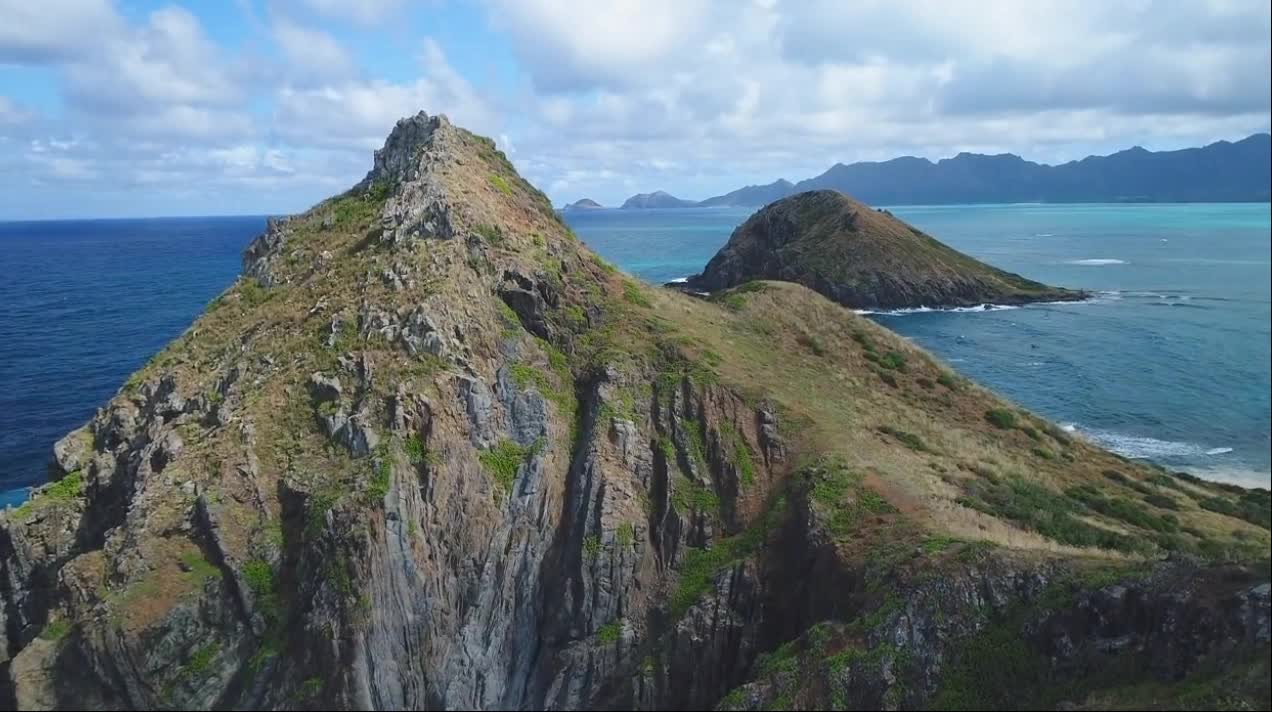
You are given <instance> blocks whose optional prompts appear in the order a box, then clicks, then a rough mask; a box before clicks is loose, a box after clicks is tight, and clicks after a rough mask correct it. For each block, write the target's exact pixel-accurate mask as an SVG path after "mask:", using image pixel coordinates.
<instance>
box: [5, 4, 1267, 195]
mask: <svg viewBox="0 0 1272 712" xmlns="http://www.w3.org/2000/svg"><path fill="white" fill-rule="evenodd" d="M1270 35H1272V22H1270V20H1269V5H1268V2H1267V0H1257V1H1246V0H1197V1H1195V2H1193V1H1190V2H1182V1H1179V0H1160V1H1154V0H1126V1H1124V2H1116V3H1114V2H1107V0H1090V1H1083V0H1031V1H1030V2H1021V1H1019V0H975V1H970V0H941V1H931V2H927V1H922V0H886V1H879V2H876V1H874V0H859V1H857V2H844V1H842V0H728V1H724V0H722V1H720V2H708V1H706V0H608V1H607V2H604V3H601V2H590V1H580V2H574V1H568V0H521V1H519V2H512V1H505V0H467V1H460V0H208V1H206V2H184V3H172V2H156V1H151V0H0V176H2V177H3V185H2V186H0V219H45V218H79V217H123V216H160V215H217V214H280V213H288V212H297V211H300V210H303V209H305V208H307V207H308V206H310V205H312V204H314V203H316V202H318V201H319V200H321V199H323V198H324V197H326V196H328V195H331V194H333V193H337V192H340V191H342V190H344V189H346V188H348V187H349V186H351V185H352V184H354V183H355V182H357V181H358V180H359V179H360V178H361V177H362V176H363V175H364V174H365V173H366V171H367V169H368V168H369V167H370V164H371V153H372V151H373V150H374V149H375V148H377V147H379V146H380V145H382V143H383V141H384V138H385V136H386V135H387V134H388V132H389V130H390V129H391V128H392V126H393V123H394V122H395V121H396V120H397V119H398V118H399V117H402V116H406V115H410V114H414V113H416V112H417V111H420V110H423V111H426V112H428V113H430V114H433V113H442V114H446V115H447V116H448V117H450V119H451V120H452V121H454V122H455V123H457V124H459V125H462V126H464V127H466V128H469V129H471V130H473V131H476V132H478V133H481V134H484V135H487V136H490V137H492V138H494V139H495V141H496V142H497V144H498V145H499V146H500V148H501V149H503V150H504V151H505V153H507V154H508V156H509V158H510V159H511V160H512V161H513V163H514V164H515V165H516V166H517V168H518V170H519V171H520V172H521V173H522V175H524V176H525V177H526V178H528V179H529V180H531V181H532V182H533V183H535V184H536V185H538V186H539V187H540V188H542V189H543V190H545V191H546V192H547V193H548V195H549V196H550V197H551V198H552V200H553V201H554V202H555V203H557V204H562V203H565V202H567V201H573V200H576V199H578V198H582V197H591V198H594V199H596V200H598V201H600V202H602V203H604V204H608V205H614V204H618V203H621V202H622V200H623V199H624V198H626V197H627V196H628V195H631V194H633V193H636V192H647V191H653V190H658V189H662V190H667V191H669V192H671V193H673V194H675V195H678V196H680V197H685V198H693V199H701V198H705V197H708V196H711V195H716V194H720V193H724V192H728V191H729V190H732V189H734V188H737V187H740V186H742V185H746V184H759V183H768V182H771V181H773V180H776V179H777V178H787V179H790V180H793V181H794V180H799V179H803V178H808V177H811V176H814V175H817V174H819V173H821V172H822V171H824V170H825V169H826V168H828V167H829V166H830V165H831V164H833V163H835V162H845V163H850V162H853V161H859V160H885V159H888V158H892V157H895V156H899V155H917V156H923V157H927V158H931V159H933V160H935V159H939V158H943V157H949V156H953V155H955V154H957V153H959V152H960V151H973V152H982V153H1001V152H1011V153H1016V154H1018V155H1022V156H1024V157H1025V158H1028V159H1031V160H1037V161H1041V162H1046V163H1056V162H1062V161H1065V160H1072V159H1078V158H1082V157H1084V156H1087V155H1092V154H1105V153H1110V152H1112V151H1115V150H1118V149H1122V148H1127V147H1130V146H1133V145H1139V146H1144V147H1145V148H1148V149H1150V150H1164V149H1174V148H1182V147H1187V146H1195V145H1204V144H1207V143H1210V142H1212V141H1216V140H1221V139H1227V140H1236V139H1240V138H1243V137H1245V136H1247V135H1249V134H1251V133H1254V132H1259V131H1267V130H1268V129H1269V122H1270V119H1269V113H1270V111H1272V100H1270V90H1269V86H1270V85H1272V76H1270V74H1272V71H1270V69H1269V67H1270V64H1272V51H1270V50H1269V42H1270V41H1269V37H1270Z"/></svg>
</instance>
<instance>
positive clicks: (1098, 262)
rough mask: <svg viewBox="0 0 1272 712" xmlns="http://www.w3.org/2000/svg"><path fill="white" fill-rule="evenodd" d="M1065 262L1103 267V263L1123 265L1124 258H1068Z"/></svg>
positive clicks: (1124, 262)
mask: <svg viewBox="0 0 1272 712" xmlns="http://www.w3.org/2000/svg"><path fill="white" fill-rule="evenodd" d="M1065 264H1069V265H1088V266H1091V267H1103V266H1104V265H1124V264H1126V260H1114V259H1089V260H1069V261H1068V262H1065Z"/></svg>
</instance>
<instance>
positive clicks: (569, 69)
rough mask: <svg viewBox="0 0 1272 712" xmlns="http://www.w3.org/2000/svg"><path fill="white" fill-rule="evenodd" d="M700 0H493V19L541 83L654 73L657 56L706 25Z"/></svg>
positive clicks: (657, 76) (556, 85)
mask: <svg viewBox="0 0 1272 712" xmlns="http://www.w3.org/2000/svg"><path fill="white" fill-rule="evenodd" d="M709 9H710V8H709V6H708V4H707V3H706V2H705V1H704V0H611V1H610V2H597V3H593V2H587V3H579V2H569V1H568V0H493V1H492V2H491V11H490V16H491V18H492V21H493V22H494V24H495V25H496V26H497V27H498V28H500V29H501V30H503V31H504V32H506V33H508V34H509V35H510V36H512V37H513V38H514V42H515V48H516V49H517V51H518V53H519V55H520V56H521V58H522V59H523V60H524V61H525V62H527V64H528V65H529V67H530V69H531V72H532V74H533V77H534V80H535V84H536V86H538V87H539V88H541V89H544V90H547V91H556V90H562V89H581V88H588V87H591V86H596V85H599V84H605V85H639V84H647V83H651V82H657V81H661V80H662V79H663V76H662V72H663V70H665V69H667V68H668V67H667V65H666V64H665V62H666V61H667V60H669V59H671V58H673V57H674V56H675V55H676V54H677V53H678V52H680V51H681V50H683V49H684V48H685V47H686V46H687V45H688V43H690V42H691V41H692V40H693V39H694V38H697V37H700V36H701V35H702V33H703V32H705V31H706V29H707V22H706V21H707V19H708V16H709V14H710V13H709Z"/></svg>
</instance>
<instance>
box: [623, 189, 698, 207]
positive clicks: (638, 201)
mask: <svg viewBox="0 0 1272 712" xmlns="http://www.w3.org/2000/svg"><path fill="white" fill-rule="evenodd" d="M696 205H697V203H696V202H694V201H692V200H681V199H680V198H677V197H676V196H674V195H671V194H670V193H667V192H666V191H662V190H656V191H654V192H652V193H638V194H636V195H633V196H632V197H630V198H628V199H627V200H625V201H623V205H622V208H623V209H624V210H648V209H650V208H692V207H695V206H696Z"/></svg>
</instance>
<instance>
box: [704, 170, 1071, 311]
mask: <svg viewBox="0 0 1272 712" xmlns="http://www.w3.org/2000/svg"><path fill="white" fill-rule="evenodd" d="M757 279H777V280H782V281H786V282H797V283H799V284H803V285H804V286H806V287H808V288H810V289H812V290H814V291H817V292H819V293H821V294H823V295H825V296H826V297H827V298H829V299H831V300H834V301H836V302H838V303H840V304H843V305H844V306H847V307H851V308H854V309H905V308H916V307H968V306H976V305H979V304H1027V303H1030V302H1055V301H1076V300H1080V299H1085V298H1087V297H1088V296H1089V295H1088V294H1086V293H1085V292H1081V291H1077V290H1069V289H1062V288H1059V287H1048V286H1047V285H1045V284H1040V283H1038V282H1034V281H1032V280H1029V279H1025V278H1024V277H1021V276H1020V275H1017V274H1011V273H1010V272H1004V271H1002V270H1000V269H996V268H994V267H991V266H989V265H987V264H985V263H984V262H981V261H979V260H976V259H973V258H971V257H968V256H967V255H965V254H963V253H961V252H958V251H957V250H954V249H952V248H950V247H948V246H946V245H944V244H942V243H940V242H938V241H936V240H935V239H933V238H931V237H929V236H928V235H925V234H924V233H923V232H921V231H920V230H918V229H917V228H914V227H912V226H910V225H907V224H906V223H904V222H902V221H901V220H898V219H897V218H895V217H893V216H892V214H891V213H889V212H887V211H882V210H876V209H873V208H870V207H869V206H866V205H863V204H862V203H859V202H857V201H855V200H853V199H852V198H850V197H848V196H846V195H844V194H843V193H839V192H837V191H833V190H814V191H808V192H806V193H799V194H796V195H793V196H791V197H789V198H784V199H782V200H779V201H777V202H775V203H771V204H770V205H768V206H767V207H764V208H762V209H760V210H759V211H758V212H756V213H755V214H754V215H752V216H751V217H750V218H748V219H747V221H746V222H744V223H742V225H740V226H738V228H737V229H736V230H734V231H733V235H732V236H730V237H729V241H728V243H726V244H725V245H724V247H722V248H720V251H719V252H717V253H716V255H715V256H714V257H712V258H711V261H710V262H708V263H707V266H706V268H705V269H704V270H703V271H702V274H699V275H696V276H694V277H690V278H689V280H688V281H687V282H684V283H683V286H684V288H685V289H689V290H694V291H709V292H713V291H717V290H721V289H727V288H729V287H735V286H737V285H740V284H743V283H745V282H749V281H751V280H757Z"/></svg>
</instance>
